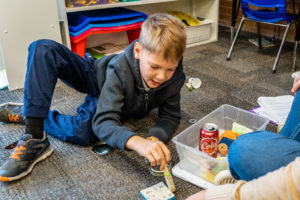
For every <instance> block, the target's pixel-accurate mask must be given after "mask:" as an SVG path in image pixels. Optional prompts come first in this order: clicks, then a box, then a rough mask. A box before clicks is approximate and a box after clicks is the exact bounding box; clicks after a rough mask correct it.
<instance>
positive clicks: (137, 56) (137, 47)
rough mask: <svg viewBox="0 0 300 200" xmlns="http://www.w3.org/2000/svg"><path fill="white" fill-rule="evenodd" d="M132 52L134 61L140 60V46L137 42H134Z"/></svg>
mask: <svg viewBox="0 0 300 200" xmlns="http://www.w3.org/2000/svg"><path fill="white" fill-rule="evenodd" d="M133 51H134V57H135V59H137V60H138V59H140V55H141V45H140V43H139V42H135V44H134V47H133Z"/></svg>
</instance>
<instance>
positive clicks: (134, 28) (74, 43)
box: [70, 22, 143, 57]
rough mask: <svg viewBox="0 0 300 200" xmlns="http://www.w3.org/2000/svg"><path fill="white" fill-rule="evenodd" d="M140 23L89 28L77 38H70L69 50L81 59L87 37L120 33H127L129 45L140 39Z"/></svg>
mask: <svg viewBox="0 0 300 200" xmlns="http://www.w3.org/2000/svg"><path fill="white" fill-rule="evenodd" d="M142 23H143V22H138V23H134V24H129V25H123V26H115V27H100V28H90V29H88V30H87V31H85V32H83V33H82V34H80V35H78V36H75V37H73V36H70V40H71V49H72V51H73V52H75V53H77V54H78V55H80V56H81V57H84V53H85V46H86V38H87V37H88V36H90V35H93V34H103V33H113V32H122V31H126V32H127V37H128V41H129V43H131V42H133V41H134V40H136V39H138V38H139V37H140V32H141V26H142Z"/></svg>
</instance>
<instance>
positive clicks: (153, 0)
mask: <svg viewBox="0 0 300 200" xmlns="http://www.w3.org/2000/svg"><path fill="white" fill-rule="evenodd" d="M173 1H178V0H140V1H130V2H117V3H110V4H100V5H92V6H82V7H74V8H66V12H67V13H70V12H79V11H87V10H96V9H104V8H116V7H128V6H139V5H145V4H154V3H166V2H173Z"/></svg>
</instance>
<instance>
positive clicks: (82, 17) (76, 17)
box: [68, 8, 147, 32]
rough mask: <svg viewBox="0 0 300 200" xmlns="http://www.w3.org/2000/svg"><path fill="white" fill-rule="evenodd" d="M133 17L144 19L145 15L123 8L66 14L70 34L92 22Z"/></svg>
mask: <svg viewBox="0 0 300 200" xmlns="http://www.w3.org/2000/svg"><path fill="white" fill-rule="evenodd" d="M133 17H141V18H144V19H146V18H147V15H146V14H144V13H142V12H137V11H134V10H129V9H125V8H109V9H101V10H91V11H83V12H76V13H68V24H69V30H70V32H77V31H80V30H81V29H83V28H84V27H85V26H87V25H88V24H90V23H92V22H93V23H95V22H104V21H113V20H120V19H128V18H133ZM133 23H135V22H133ZM122 25H125V24H122ZM93 27H95V26H93Z"/></svg>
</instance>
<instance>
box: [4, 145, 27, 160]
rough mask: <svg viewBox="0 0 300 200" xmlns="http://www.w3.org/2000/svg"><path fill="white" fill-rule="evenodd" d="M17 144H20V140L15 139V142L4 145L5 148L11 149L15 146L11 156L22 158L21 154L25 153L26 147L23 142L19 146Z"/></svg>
mask: <svg viewBox="0 0 300 200" xmlns="http://www.w3.org/2000/svg"><path fill="white" fill-rule="evenodd" d="M17 144H18V140H17V141H15V142H14V143H12V144H10V145H8V146H6V147H4V149H5V150H10V149H13V148H15V149H14V151H13V152H12V154H11V156H10V157H9V158H14V159H20V157H19V155H22V154H23V152H22V151H24V150H26V148H25V147H24V146H23V145H22V144H21V145H20V146H18V147H17Z"/></svg>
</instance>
